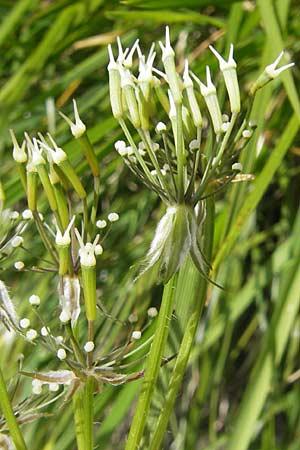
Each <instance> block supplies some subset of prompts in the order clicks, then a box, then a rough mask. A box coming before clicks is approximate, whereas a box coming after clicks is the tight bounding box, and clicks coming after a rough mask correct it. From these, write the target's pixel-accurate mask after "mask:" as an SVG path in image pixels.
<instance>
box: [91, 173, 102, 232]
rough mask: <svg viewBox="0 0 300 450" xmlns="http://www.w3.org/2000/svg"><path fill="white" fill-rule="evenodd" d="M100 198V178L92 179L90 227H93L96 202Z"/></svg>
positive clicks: (95, 216)
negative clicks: (92, 195) (92, 197)
mask: <svg viewBox="0 0 300 450" xmlns="http://www.w3.org/2000/svg"><path fill="white" fill-rule="evenodd" d="M99 197H100V177H94V201H93V206H92V212H91V225H92V226H93V227H94V226H95V223H96V218H97V210H98V202H99Z"/></svg>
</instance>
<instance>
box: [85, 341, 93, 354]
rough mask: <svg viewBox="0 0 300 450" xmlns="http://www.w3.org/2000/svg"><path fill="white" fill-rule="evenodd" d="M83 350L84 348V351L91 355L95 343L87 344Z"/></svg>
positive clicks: (89, 342)
mask: <svg viewBox="0 0 300 450" xmlns="http://www.w3.org/2000/svg"><path fill="white" fill-rule="evenodd" d="M83 348H84V351H85V352H86V353H90V352H92V351H93V350H94V348H95V344H94V342H93V341H88V342H86V343H85V345H84V347H83Z"/></svg>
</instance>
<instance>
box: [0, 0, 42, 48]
mask: <svg viewBox="0 0 300 450" xmlns="http://www.w3.org/2000/svg"><path fill="white" fill-rule="evenodd" d="M36 4H37V1H36V0H35V1H33V0H20V1H18V2H17V3H16V4H15V6H14V7H13V8H12V10H11V12H10V13H9V14H8V16H7V17H6V18H5V19H4V20H3V22H2V23H1V26H0V46H1V45H2V44H3V42H4V40H5V39H6V38H7V37H8V35H9V34H10V33H11V32H12V31H13V30H14V28H15V27H16V26H17V24H18V23H19V22H20V21H21V20H22V17H23V15H24V14H25V12H26V11H27V10H28V9H33V8H34V7H35V6H36Z"/></svg>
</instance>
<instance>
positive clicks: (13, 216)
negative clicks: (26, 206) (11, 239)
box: [9, 211, 20, 220]
mask: <svg viewBox="0 0 300 450" xmlns="http://www.w3.org/2000/svg"><path fill="white" fill-rule="evenodd" d="M19 215H20V214H19V212H18V211H11V213H10V214H9V218H10V219H12V220H17V219H18V218H19Z"/></svg>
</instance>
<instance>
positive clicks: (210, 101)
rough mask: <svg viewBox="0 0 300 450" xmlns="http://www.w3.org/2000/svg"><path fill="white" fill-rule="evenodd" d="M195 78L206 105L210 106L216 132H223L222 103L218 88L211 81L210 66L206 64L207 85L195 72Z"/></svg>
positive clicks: (209, 109)
mask: <svg viewBox="0 0 300 450" xmlns="http://www.w3.org/2000/svg"><path fill="white" fill-rule="evenodd" d="M193 78H194V79H195V81H197V83H198V84H199V86H200V91H201V94H202V95H203V97H204V100H205V103H206V106H207V108H208V111H209V114H210V117H211V120H212V123H213V127H214V132H215V133H216V134H220V133H221V132H222V114H221V110H220V105H219V101H218V97H217V90H216V88H215V86H214V84H213V82H212V81H211V76H210V70H209V67H208V66H206V80H207V86H205V84H203V83H202V82H201V81H200V80H199V78H197V77H196V76H195V75H194V74H193Z"/></svg>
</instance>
